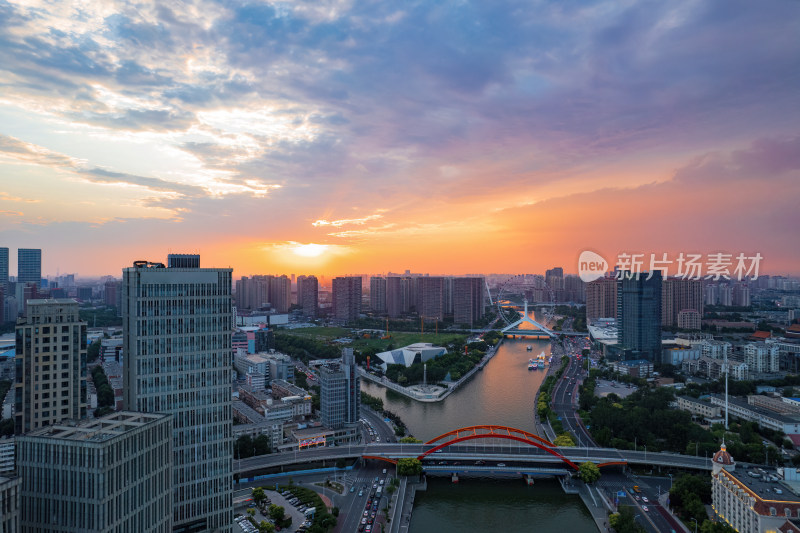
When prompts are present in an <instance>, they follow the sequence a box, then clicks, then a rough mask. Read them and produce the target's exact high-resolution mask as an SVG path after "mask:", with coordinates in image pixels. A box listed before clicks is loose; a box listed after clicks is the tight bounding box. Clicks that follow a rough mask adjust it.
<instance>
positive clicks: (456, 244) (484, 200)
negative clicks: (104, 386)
mask: <svg viewBox="0 0 800 533" xmlns="http://www.w3.org/2000/svg"><path fill="white" fill-rule="evenodd" d="M799 88H800V2H796V1H789V0H765V1H763V2H752V1H749V0H748V1H737V0H719V1H704V2H699V1H682V0H674V1H670V2H655V1H653V2H647V1H624V0H622V1H620V0H615V1H597V2H574V1H559V2H544V1H531V0H524V1H506V0H492V1H490V2H489V1H468V0H458V1H455V0H454V1H447V0H443V1H440V2H430V1H418V2H417V1H400V2H385V1H377V0H373V1H355V0H311V1H304V0H296V1H292V2H249V3H248V2H242V1H235V2H226V1H219V2H207V1H179V2H153V3H150V2H137V1H136V0H132V1H126V2H116V1H113V0H79V1H74V2H68V1H63V2H61V1H55V0H49V1H44V0H24V1H16V0H11V1H8V0H0V246H8V247H9V248H11V253H10V256H11V258H12V259H11V263H12V264H11V273H12V275H13V274H14V273H15V272H16V253H15V251H14V249H15V248H18V247H30V248H42V249H43V253H42V256H43V272H44V273H45V274H51V275H53V274H56V273H57V272H59V273H62V274H63V273H72V272H78V273H80V274H83V275H102V274H112V275H117V276H119V275H120V271H121V269H122V268H123V267H127V266H130V265H131V264H132V262H133V261H135V260H140V259H144V260H151V261H163V260H164V259H165V257H166V254H167V253H170V252H175V253H179V252H186V253H200V254H201V256H202V265H203V266H217V267H227V266H230V267H233V268H234V275H235V276H238V275H248V274H257V273H265V274H266V273H297V274H303V273H316V274H322V275H338V274H347V273H366V272H370V273H383V272H388V271H393V272H403V271H404V270H406V269H409V270H411V271H413V272H428V273H431V274H442V273H450V274H466V273H491V272H543V270H544V269H545V268H549V267H552V266H556V265H560V266H563V267H564V269H565V271H567V272H575V271H577V262H578V257H579V255H580V253H581V252H582V251H584V250H591V251H594V252H596V253H599V254H600V255H602V256H603V257H605V258H606V259H609V261H610V262H611V263H612V264H613V262H614V258H615V257H617V256H618V255H619V254H620V253H645V254H648V253H656V254H658V255H661V254H662V253H668V254H670V257H673V256H676V255H677V254H679V253H682V252H685V253H698V254H706V255H707V254H712V253H728V254H732V255H734V256H735V255H736V254H739V253H744V254H747V255H748V256H753V255H754V254H756V253H758V254H760V255H761V256H762V257H763V261H762V262H761V264H760V267H761V271H762V273H772V274H797V273H800V246H798V244H800V239H798V236H797V235H798V234H797V230H798V226H800V224H799V223H800V209H799V208H798V207H799V206H800V89H799Z"/></svg>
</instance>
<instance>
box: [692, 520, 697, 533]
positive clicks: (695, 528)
mask: <svg viewBox="0 0 800 533" xmlns="http://www.w3.org/2000/svg"><path fill="white" fill-rule="evenodd" d="M692 522H694V533H697V519H696V518H692Z"/></svg>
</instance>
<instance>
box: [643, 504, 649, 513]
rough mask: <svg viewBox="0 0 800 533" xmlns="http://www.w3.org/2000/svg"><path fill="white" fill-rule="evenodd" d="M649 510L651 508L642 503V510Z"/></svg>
mask: <svg viewBox="0 0 800 533" xmlns="http://www.w3.org/2000/svg"><path fill="white" fill-rule="evenodd" d="M649 510H650V509H648V508H647V506H646V505H642V511H644V512H645V513H646V512H647V511H649Z"/></svg>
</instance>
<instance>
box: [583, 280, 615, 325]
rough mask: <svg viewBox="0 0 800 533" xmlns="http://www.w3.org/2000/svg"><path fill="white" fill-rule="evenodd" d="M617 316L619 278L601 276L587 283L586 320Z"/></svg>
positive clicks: (590, 321)
mask: <svg viewBox="0 0 800 533" xmlns="http://www.w3.org/2000/svg"><path fill="white" fill-rule="evenodd" d="M616 316H617V280H616V279H614V278H600V279H597V280H595V281H592V282H589V283H587V284H586V322H587V323H589V324H591V323H592V322H593V321H595V320H597V319H599V318H616Z"/></svg>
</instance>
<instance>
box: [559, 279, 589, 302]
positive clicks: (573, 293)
mask: <svg viewBox="0 0 800 533" xmlns="http://www.w3.org/2000/svg"><path fill="white" fill-rule="evenodd" d="M564 300H565V301H567V302H575V303H584V302H585V301H586V283H584V282H583V280H582V279H581V278H580V277H579V276H576V275H575V274H567V275H566V276H564Z"/></svg>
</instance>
